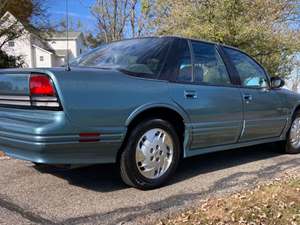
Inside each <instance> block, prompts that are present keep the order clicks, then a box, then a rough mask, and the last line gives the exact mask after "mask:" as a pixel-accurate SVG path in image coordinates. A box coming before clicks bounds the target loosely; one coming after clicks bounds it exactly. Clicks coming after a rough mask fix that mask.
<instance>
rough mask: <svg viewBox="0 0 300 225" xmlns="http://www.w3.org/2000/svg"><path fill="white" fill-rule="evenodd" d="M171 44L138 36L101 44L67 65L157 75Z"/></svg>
mask: <svg viewBox="0 0 300 225" xmlns="http://www.w3.org/2000/svg"><path fill="white" fill-rule="evenodd" d="M170 44H171V39H169V38H140V39H131V40H124V41H119V42H113V43H110V44H106V45H102V46H100V47H99V48H97V49H95V50H92V51H91V52H89V53H87V54H84V55H82V56H81V57H79V58H78V59H76V60H75V61H73V62H72V64H71V66H75V67H76V66H80V67H93V68H104V69H110V68H111V69H118V70H121V71H122V72H124V73H127V74H130V75H134V76H138V77H147V78H157V77H158V75H159V74H160V71H161V70H162V67H163V65H164V61H165V58H166V55H167V52H168V49H169V46H170Z"/></svg>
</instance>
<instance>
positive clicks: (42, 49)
mask: <svg viewBox="0 0 300 225" xmlns="http://www.w3.org/2000/svg"><path fill="white" fill-rule="evenodd" d="M32 46H33V47H34V48H38V49H40V50H41V51H43V52H47V53H48V54H53V52H51V51H48V50H46V49H44V48H41V47H40V46H38V45H32Z"/></svg>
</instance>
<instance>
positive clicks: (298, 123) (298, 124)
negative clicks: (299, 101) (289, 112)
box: [285, 111, 300, 154]
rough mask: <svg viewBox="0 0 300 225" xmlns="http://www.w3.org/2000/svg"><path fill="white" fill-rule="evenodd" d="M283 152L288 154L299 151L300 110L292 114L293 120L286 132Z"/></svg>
mask: <svg viewBox="0 0 300 225" xmlns="http://www.w3.org/2000/svg"><path fill="white" fill-rule="evenodd" d="M285 152H286V153H288V154H297V153H300V111H298V112H297V113H295V115H294V116H293V122H292V124H291V127H290V129H289V131H288V134H287V141H286V146H285Z"/></svg>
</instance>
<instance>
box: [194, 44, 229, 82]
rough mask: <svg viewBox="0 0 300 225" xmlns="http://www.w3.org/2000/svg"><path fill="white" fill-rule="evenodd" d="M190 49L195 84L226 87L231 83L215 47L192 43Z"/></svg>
mask: <svg viewBox="0 0 300 225" xmlns="http://www.w3.org/2000/svg"><path fill="white" fill-rule="evenodd" d="M192 47H193V52H194V80H195V82H201V83H207V84H214V85H228V84H230V83H231V82H230V78H229V75H228V73H227V70H226V66H225V64H224V62H223V60H222V58H221V57H220V55H219V53H218V51H217V49H216V47H215V45H213V44H209V43H202V42H196V41H193V42H192Z"/></svg>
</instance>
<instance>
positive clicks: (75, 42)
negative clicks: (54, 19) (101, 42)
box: [2, 12, 85, 67]
mask: <svg viewBox="0 0 300 225" xmlns="http://www.w3.org/2000/svg"><path fill="white" fill-rule="evenodd" d="M3 17H8V18H9V20H7V21H9V22H8V26H9V23H11V22H16V21H17V19H16V17H14V16H13V15H12V14H11V13H9V12H6V13H5V15H4V16H3ZM19 24H20V26H23V25H22V24H21V23H20V22H19ZM23 27H24V26H23ZM44 36H45V38H43V39H42V38H40V37H38V36H36V35H34V34H32V33H30V32H29V31H27V30H25V31H24V33H23V35H22V36H21V37H20V38H17V39H15V40H13V41H10V42H8V43H6V44H5V45H4V46H3V48H2V50H4V51H5V52H6V53H7V54H8V55H14V56H22V58H23V59H24V62H25V65H24V67H56V66H61V65H63V64H64V63H65V61H66V58H67V54H69V59H70V60H72V59H73V58H76V57H78V56H79V55H80V54H81V53H82V52H83V51H84V50H85V46H84V38H83V34H82V33H81V32H69V34H68V40H69V43H68V45H67V34H66V32H54V33H51V34H47V35H44ZM67 46H68V47H67Z"/></svg>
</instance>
